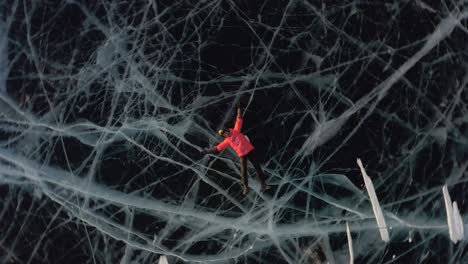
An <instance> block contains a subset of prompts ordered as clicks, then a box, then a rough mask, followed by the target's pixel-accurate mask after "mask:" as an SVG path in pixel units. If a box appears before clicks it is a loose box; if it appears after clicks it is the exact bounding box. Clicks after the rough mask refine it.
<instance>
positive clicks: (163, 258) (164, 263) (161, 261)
mask: <svg viewBox="0 0 468 264" xmlns="http://www.w3.org/2000/svg"><path fill="white" fill-rule="evenodd" d="M158 264H169V262H168V261H167V258H166V256H161V257H159V261H158Z"/></svg>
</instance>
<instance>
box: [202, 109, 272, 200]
mask: <svg viewBox="0 0 468 264" xmlns="http://www.w3.org/2000/svg"><path fill="white" fill-rule="evenodd" d="M242 122H243V121H242V112H241V108H240V107H238V108H237V118H236V124H235V125H234V128H229V129H221V130H219V131H218V134H219V135H220V136H223V137H224V140H223V142H221V143H219V144H218V145H217V146H215V147H212V148H205V149H204V150H203V151H202V154H203V155H206V154H208V153H216V152H221V151H223V150H224V149H225V148H227V147H228V146H231V147H232V148H233V149H234V150H235V151H236V153H237V156H239V158H240V164H241V167H240V176H241V180H242V190H243V192H242V193H243V194H244V195H246V194H247V193H249V191H250V189H249V182H248V179H247V160H249V161H250V163H252V165H253V166H254V168H255V171H256V172H257V180H258V181H259V182H260V183H261V185H262V191H264V190H268V189H270V188H271V186H270V185H268V184H266V182H265V180H266V177H265V174H264V173H263V171H262V168H261V167H260V164H259V163H258V161H257V159H256V157H255V151H254V149H255V148H254V146H252V144H251V143H250V141H249V140H248V138H247V137H246V136H245V135H244V134H242V132H241V129H242Z"/></svg>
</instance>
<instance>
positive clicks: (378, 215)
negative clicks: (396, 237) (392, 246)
mask: <svg viewBox="0 0 468 264" xmlns="http://www.w3.org/2000/svg"><path fill="white" fill-rule="evenodd" d="M357 163H358V165H359V168H360V169H361V173H362V177H363V178H364V183H365V184H366V189H367V192H368V193H369V197H370V199H371V203H372V209H373V210H374V215H375V219H376V220H377V226H378V227H379V232H380V237H381V238H382V240H383V241H385V242H388V241H389V240H390V237H389V235H388V229H387V225H386V224H385V219H384V217H383V214H382V209H381V208H380V204H379V200H378V199H377V195H376V194H375V189H374V184H372V180H371V179H370V178H369V176H367V173H366V170H365V169H364V166H362V162H361V159H357Z"/></svg>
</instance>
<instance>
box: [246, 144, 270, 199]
mask: <svg viewBox="0 0 468 264" xmlns="http://www.w3.org/2000/svg"><path fill="white" fill-rule="evenodd" d="M246 156H247V157H248V159H249V160H250V162H251V163H252V165H253V166H254V168H255V172H256V174H257V180H258V181H259V182H260V184H261V185H262V190H269V189H270V188H271V186H270V185H268V184H266V182H265V180H266V176H265V173H263V170H262V167H261V166H260V163H259V162H258V161H257V157H255V152H254V150H252V151H251V152H249V154H247V155H246Z"/></svg>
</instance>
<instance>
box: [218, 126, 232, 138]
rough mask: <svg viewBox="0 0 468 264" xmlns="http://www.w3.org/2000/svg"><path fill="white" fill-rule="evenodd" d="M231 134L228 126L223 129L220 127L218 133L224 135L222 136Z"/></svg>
mask: <svg viewBox="0 0 468 264" xmlns="http://www.w3.org/2000/svg"><path fill="white" fill-rule="evenodd" d="M229 134H230V131H229V129H228V128H223V129H220V130H218V135H220V136H222V137H225V138H226V137H229Z"/></svg>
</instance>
